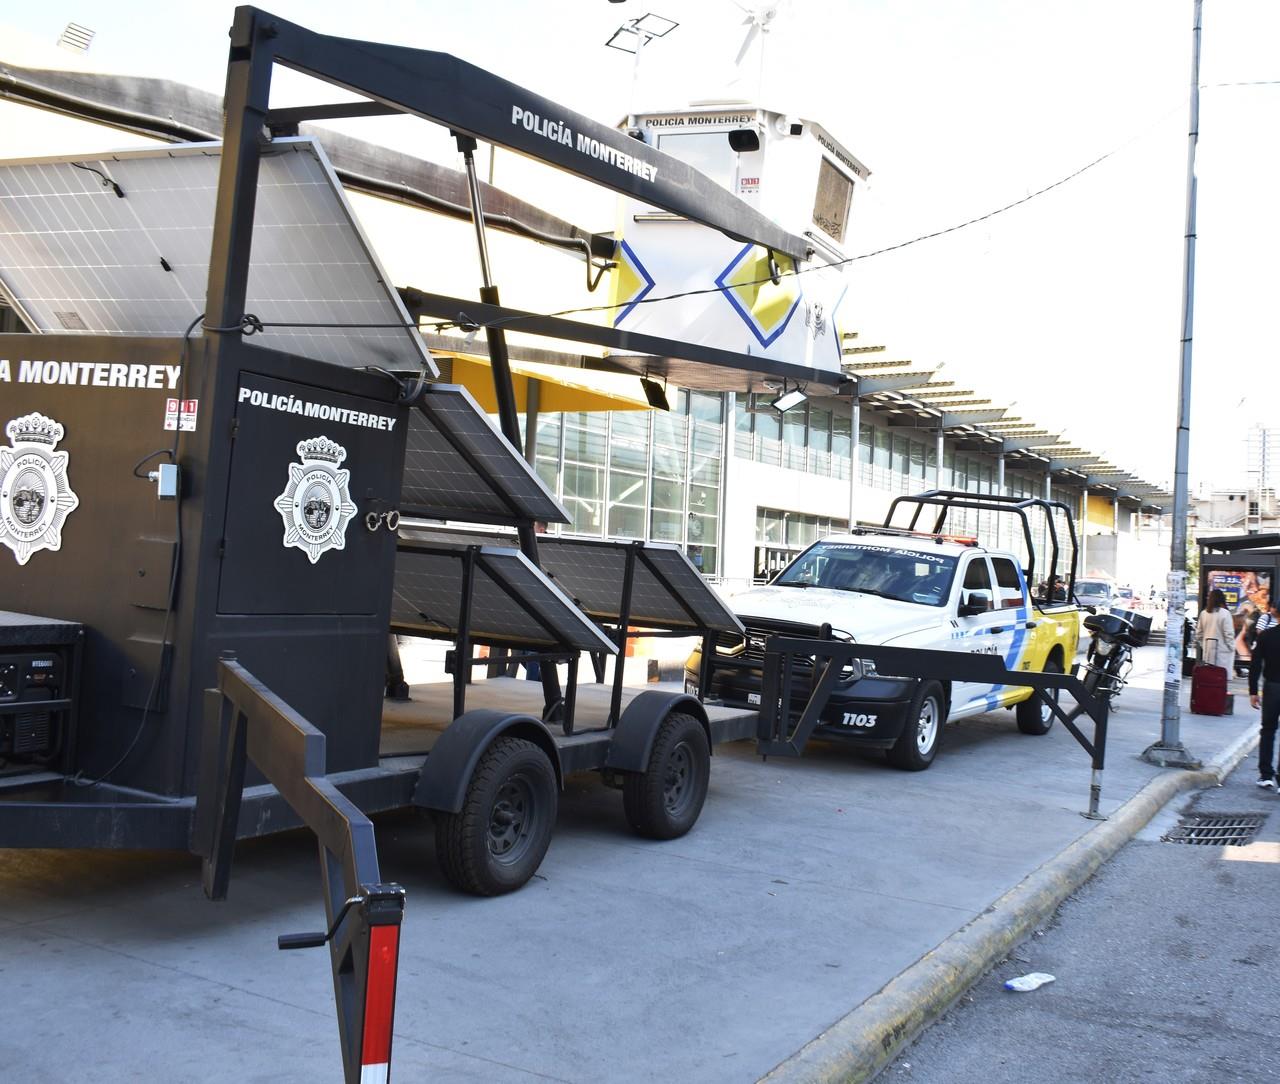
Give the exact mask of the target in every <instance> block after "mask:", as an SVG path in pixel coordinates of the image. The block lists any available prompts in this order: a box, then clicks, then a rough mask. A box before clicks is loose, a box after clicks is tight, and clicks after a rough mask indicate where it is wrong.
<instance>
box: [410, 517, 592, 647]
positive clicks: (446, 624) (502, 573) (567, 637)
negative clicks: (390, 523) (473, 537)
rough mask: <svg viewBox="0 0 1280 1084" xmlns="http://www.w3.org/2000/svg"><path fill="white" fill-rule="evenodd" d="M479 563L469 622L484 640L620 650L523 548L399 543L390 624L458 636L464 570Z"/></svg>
mask: <svg viewBox="0 0 1280 1084" xmlns="http://www.w3.org/2000/svg"><path fill="white" fill-rule="evenodd" d="M468 562H471V563H472V568H473V576H474V579H473V583H472V594H471V605H470V607H469V609H470V613H469V614H468V615H467V616H468V627H469V629H470V633H471V636H472V637H473V638H474V639H475V640H477V641H480V642H483V643H492V644H499V645H503V646H507V647H546V648H551V649H560V648H564V649H570V650H575V651H603V652H606V653H608V654H611V655H612V654H615V653H616V652H617V648H616V647H615V646H614V644H613V642H612V641H611V640H610V639H609V638H608V637H607V636H605V634H604V633H603V632H601V631H600V630H599V629H598V628H597V627H596V626H595V624H594V623H593V622H592V621H591V620H590V619H589V618H588V617H587V616H586V614H584V613H583V612H582V611H581V610H579V609H578V608H577V607H576V606H574V604H573V603H572V602H571V601H570V600H569V599H568V597H566V595H565V594H564V592H563V591H561V590H560V588H558V587H557V586H556V585H555V584H554V583H552V582H551V581H550V580H549V579H548V578H547V576H546V575H545V573H543V572H542V571H541V570H540V569H539V568H538V567H537V566H536V565H534V564H533V563H532V562H530V560H529V559H528V558H527V557H525V555H524V554H522V553H521V552H520V551H519V550H516V549H508V548H505V547H503V548H499V547H494V546H467V545H463V544H458V543H446V542H422V541H416V542H409V541H401V542H400V543H399V545H398V546H397V548H396V575H395V585H394V587H393V590H392V598H391V627H392V628H393V629H394V630H395V631H397V632H404V633H409V634H411V635H419V636H431V637H440V638H447V639H453V638H455V637H456V636H457V635H458V633H459V625H460V623H461V616H462V601H463V596H464V593H465V592H464V586H465V574H466V570H467V564H468Z"/></svg>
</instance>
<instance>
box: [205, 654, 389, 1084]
mask: <svg viewBox="0 0 1280 1084" xmlns="http://www.w3.org/2000/svg"><path fill="white" fill-rule="evenodd" d="M249 761H252V762H253V764H254V765H255V766H256V767H257V768H258V770H259V771H261V772H262V774H263V775H265V776H266V778H267V779H268V780H269V781H270V782H271V783H272V784H273V785H274V786H275V788H276V790H278V791H279V793H280V795H281V797H283V798H284V800H285V801H286V802H288V803H289V805H290V807H292V809H293V810H294V811H295V812H296V813H297V814H298V816H300V817H301V818H302V820H303V821H304V823H305V824H306V826H307V827H308V828H310V829H311V831H312V832H314V833H315V835H316V838H317V840H318V841H319V844H320V874H321V879H322V882H323V890H324V906H325V918H326V926H327V928H328V931H329V932H328V933H327V934H306V935H286V936H285V937H282V938H281V942H280V947H281V948H302V947H312V946H316V945H320V944H324V943H325V942H326V941H327V942H328V943H329V958H330V965H331V967H332V970H333V987H334V996H335V1001H336V1004H337V1012H338V1029H339V1033H340V1038H341V1044H342V1062H343V1069H344V1072H345V1077H346V1080H347V1081H348V1084H358V1082H359V1081H360V1078H361V1047H362V1042H363V1037H364V1034H365V1026H366V1023H367V1020H366V1009H367V1006H368V1001H369V998H368V994H369V984H370V977H371V971H372V970H373V969H375V968H376V966H377V965H376V964H375V963H371V960H370V944H371V941H372V939H373V937H374V936H375V935H374V933H373V930H374V929H375V928H376V927H379V926H396V927H398V926H399V925H400V923H401V920H402V918H403V916H404V897H405V893H404V889H403V888H401V887H400V886H399V885H397V884H390V883H383V881H382V877H381V875H380V873H379V871H378V846H377V842H376V840H375V838H374V831H373V822H372V821H370V820H369V818H368V817H366V816H365V815H364V814H363V813H362V812H360V810H359V809H358V808H357V807H356V805H355V804H354V803H353V802H352V801H351V800H350V799H348V798H347V797H345V796H344V795H343V794H342V793H341V792H340V791H339V790H338V789H337V787H336V786H334V784H333V783H332V782H331V781H330V780H329V779H328V778H327V776H326V774H325V737H324V735H323V734H322V733H320V731H318V730H317V729H316V728H315V727H314V726H312V725H311V724H310V723H309V722H307V720H306V719H304V718H303V717H302V716H301V715H299V714H298V713H297V712H296V711H294V710H293V709H292V708H290V707H289V705H288V704H286V703H284V701H282V700H281V699H280V698H279V697H277V696H276V695H275V694H274V693H272V692H271V691H270V690H269V689H268V688H266V686H264V685H263V684H262V683H261V682H259V681H258V680H257V679H256V678H254V676H253V675H252V674H250V673H249V672H248V671H247V670H246V669H245V668H244V667H243V666H241V665H239V664H238V663H237V662H236V661H235V660H234V658H233V657H224V658H223V659H221V660H220V662H219V664H218V687H217V688H216V689H210V690H208V691H207V692H206V694H205V733H204V756H203V759H202V763H201V769H202V770H201V780H200V790H199V794H198V796H197V800H196V814H195V816H196V819H195V828H194V832H193V837H194V838H193V843H194V848H193V849H194V850H195V851H196V853H198V854H200V855H201V856H202V857H203V859H204V863H203V885H204V892H205V895H206V896H208V897H209V898H210V899H212V900H221V899H226V895H227V887H228V883H229V881H230V879H231V859H232V854H233V851H234V848H235V842H236V836H237V825H238V823H239V820H240V800H241V796H242V794H243V791H244V780H245V770H246V767H247V765H248V762H249ZM395 945H396V952H397V953H398V935H397V939H396V941H395ZM379 981H382V982H385V981H387V977H386V975H385V974H384V975H381V976H380V977H379ZM389 981H390V982H391V998H392V1011H393V1012H394V997H395V987H394V983H395V968H394V962H393V964H392V969H391V973H390V980H389Z"/></svg>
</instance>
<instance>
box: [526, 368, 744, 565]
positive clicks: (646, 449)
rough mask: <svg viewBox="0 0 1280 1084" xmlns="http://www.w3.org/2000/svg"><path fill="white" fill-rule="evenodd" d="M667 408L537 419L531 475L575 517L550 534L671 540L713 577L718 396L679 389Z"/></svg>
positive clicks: (720, 418) (720, 442) (720, 422)
mask: <svg viewBox="0 0 1280 1084" xmlns="http://www.w3.org/2000/svg"><path fill="white" fill-rule="evenodd" d="M672 407H673V409H672V410H671V411H669V412H667V411H657V410H655V411H615V412H611V413H575V414H544V415H542V416H541V417H540V418H539V419H538V442H537V470H538V474H539V475H540V476H541V478H542V480H543V481H544V482H546V484H547V487H548V488H549V489H550V490H551V491H552V492H553V493H554V494H555V495H556V496H557V497H558V498H559V499H560V501H561V503H562V504H564V506H565V510H566V511H567V512H568V513H569V515H570V517H571V520H572V522H570V523H568V524H564V525H556V524H552V525H551V526H550V527H549V530H550V531H551V533H553V534H561V533H562V534H566V535H579V536H586V537H589V538H634V539H644V540H646V541H652V542H672V543H674V544H676V545H677V546H680V547H681V548H682V549H683V550H684V551H685V553H686V554H688V556H689V559H690V560H691V561H692V562H693V563H694V565H695V566H696V567H697V568H698V569H699V570H700V571H701V572H702V573H703V574H704V575H706V576H711V577H716V576H718V575H719V574H720V563H721V562H720V515H721V503H722V493H721V489H722V484H723V479H722V469H721V467H722V462H723V457H724V439H725V434H724V397H723V396H721V395H711V394H707V393H705V392H693V393H690V392H688V391H681V392H680V394H679V396H678V397H677V401H676V402H675V403H673V404H672ZM521 423H522V424H523V416H522V420H521Z"/></svg>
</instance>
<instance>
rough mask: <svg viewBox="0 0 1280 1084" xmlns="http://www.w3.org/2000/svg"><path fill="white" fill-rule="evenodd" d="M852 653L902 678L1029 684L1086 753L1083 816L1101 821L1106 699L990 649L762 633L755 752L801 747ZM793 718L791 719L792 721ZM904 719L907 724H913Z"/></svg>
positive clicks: (1070, 677)
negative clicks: (799, 672)
mask: <svg viewBox="0 0 1280 1084" xmlns="http://www.w3.org/2000/svg"><path fill="white" fill-rule="evenodd" d="M853 659H861V660H866V661H869V662H871V663H873V664H874V665H875V668H876V673H877V674H878V675H880V676H883V677H904V678H913V679H917V680H921V679H923V680H932V681H969V682H979V683H982V684H991V685H1021V686H1024V687H1027V688H1031V689H1033V690H1034V696H1035V698H1036V699H1037V700H1038V701H1040V703H1042V704H1047V705H1048V706H1049V708H1050V710H1051V711H1052V712H1053V714H1054V717H1055V718H1056V719H1058V720H1059V721H1060V722H1061V723H1062V725H1063V726H1064V727H1066V728H1067V730H1068V732H1070V734H1071V736H1072V737H1073V738H1075V740H1076V741H1077V742H1078V743H1079V745H1080V747H1081V748H1082V749H1083V750H1084V751H1085V752H1086V753H1087V754H1088V755H1089V758H1090V761H1091V763H1092V766H1093V772H1092V777H1091V780H1090V785H1089V809H1088V812H1087V813H1086V814H1085V816H1087V817H1090V818H1091V819H1101V816H1100V814H1099V813H1098V802H1099V800H1100V798H1101V796H1102V772H1103V769H1104V768H1105V766H1106V753H1107V717H1108V704H1107V701H1106V699H1105V698H1100V697H1096V696H1094V695H1093V694H1092V693H1090V692H1089V690H1088V689H1086V688H1085V685H1084V683H1083V682H1082V681H1081V680H1080V679H1079V678H1078V677H1077V676H1076V675H1075V674H1074V673H1071V674H1054V673H1035V672H1033V671H1030V670H1009V669H1006V668H1005V665H1004V662H1003V660H1001V659H999V658H997V657H996V656H994V655H980V654H974V653H971V652H962V651H937V650H928V649H925V648H911V647H884V646H874V645H871V644H858V643H846V642H844V641H840V640H816V639H811V638H808V637H797V636H770V637H769V638H768V640H767V641H766V642H765V664H764V679H763V683H762V686H761V692H760V720H759V722H760V727H759V732H758V735H759V738H758V742H757V748H758V750H759V752H760V753H761V754H762V755H763V756H790V757H798V756H800V755H801V754H802V753H803V752H804V748H805V745H806V744H807V743H808V741H809V739H810V737H811V736H812V735H813V732H814V730H815V729H816V728H817V726H818V724H819V721H820V719H821V716H822V712H823V710H824V709H825V708H826V706H827V703H828V701H829V700H830V699H831V695H832V693H833V692H834V691H835V688H836V682H837V681H838V680H839V678H840V672H841V670H842V669H843V667H844V666H845V665H846V664H847V663H848V662H850V661H851V660H853ZM801 660H803V665H804V667H805V669H809V668H810V667H812V671H811V673H808V674H806V675H804V678H805V680H807V682H808V691H809V695H808V699H807V700H806V702H805V706H804V708H803V709H802V710H801V711H800V714H799V715H798V716H795V712H794V710H793V708H792V705H793V703H794V699H795V697H797V696H801V695H803V694H804V692H805V690H804V688H803V687H802V686H801V685H800V681H799V679H798V678H797V676H796V673H795V669H796V665H797V663H798V662H800V661H801ZM1053 690H1058V691H1060V692H1066V693H1069V694H1070V695H1071V697H1072V698H1073V699H1074V700H1075V702H1076V704H1077V705H1078V708H1077V710H1076V711H1074V712H1064V711H1063V710H1062V708H1061V706H1060V705H1059V704H1058V702H1057V699H1056V698H1055V697H1052V696H1049V695H1048V694H1049V693H1050V692H1051V691H1053ZM1081 714H1085V715H1088V716H1089V718H1090V719H1092V720H1093V740H1092V741H1090V740H1089V739H1088V738H1086V737H1085V736H1084V734H1083V733H1082V732H1081V730H1080V729H1079V727H1077V726H1076V724H1075V720H1076V719H1077V718H1079V716H1080V715H1081ZM793 717H794V725H793V724H792V720H793ZM913 722H914V721H913V720H908V725H912V724H913Z"/></svg>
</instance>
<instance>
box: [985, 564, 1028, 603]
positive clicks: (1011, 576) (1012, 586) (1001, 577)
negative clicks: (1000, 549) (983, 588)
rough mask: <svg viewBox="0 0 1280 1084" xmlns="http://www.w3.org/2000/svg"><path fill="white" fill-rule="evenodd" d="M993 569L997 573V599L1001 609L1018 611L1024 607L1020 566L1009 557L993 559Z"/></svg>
mask: <svg viewBox="0 0 1280 1084" xmlns="http://www.w3.org/2000/svg"><path fill="white" fill-rule="evenodd" d="M991 567H992V568H994V569H995V571H996V597H997V599H998V600H999V601H998V603H997V604H998V605H999V606H1000V607H1001V609H1005V610H1016V609H1017V608H1018V607H1019V606H1021V605H1022V582H1021V581H1020V580H1019V579H1018V566H1017V565H1015V564H1014V563H1013V562H1012V561H1010V560H1009V558H1007V557H992V558H991Z"/></svg>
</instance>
